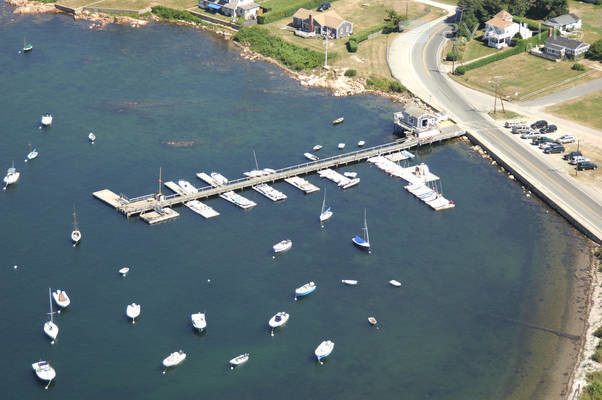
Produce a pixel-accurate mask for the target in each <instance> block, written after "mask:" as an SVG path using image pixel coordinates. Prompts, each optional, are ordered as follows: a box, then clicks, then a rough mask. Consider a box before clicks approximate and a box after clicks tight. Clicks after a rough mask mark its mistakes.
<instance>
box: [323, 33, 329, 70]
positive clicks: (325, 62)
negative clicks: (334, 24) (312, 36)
mask: <svg viewBox="0 0 602 400" xmlns="http://www.w3.org/2000/svg"><path fill="white" fill-rule="evenodd" d="M325 43H326V44H325V45H324V46H325V47H326V51H325V52H324V68H328V29H326V40H325Z"/></svg>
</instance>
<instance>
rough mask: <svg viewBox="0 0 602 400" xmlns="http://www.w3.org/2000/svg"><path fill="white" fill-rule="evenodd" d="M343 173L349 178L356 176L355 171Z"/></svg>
mask: <svg viewBox="0 0 602 400" xmlns="http://www.w3.org/2000/svg"><path fill="white" fill-rule="evenodd" d="M343 175H345V176H346V177H347V178H351V179H354V178H357V172H343Z"/></svg>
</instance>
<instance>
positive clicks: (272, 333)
mask: <svg viewBox="0 0 602 400" xmlns="http://www.w3.org/2000/svg"><path fill="white" fill-rule="evenodd" d="M271 335H272V337H274V330H273V329H272V332H271Z"/></svg>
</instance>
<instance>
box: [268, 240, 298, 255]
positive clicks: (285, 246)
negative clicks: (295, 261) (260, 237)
mask: <svg viewBox="0 0 602 400" xmlns="http://www.w3.org/2000/svg"><path fill="white" fill-rule="evenodd" d="M291 247H293V241H292V240H290V239H286V240H282V241H280V242H278V243H276V244H275V245H274V246H272V248H273V249H274V253H282V252H284V251H287V250H290V248H291Z"/></svg>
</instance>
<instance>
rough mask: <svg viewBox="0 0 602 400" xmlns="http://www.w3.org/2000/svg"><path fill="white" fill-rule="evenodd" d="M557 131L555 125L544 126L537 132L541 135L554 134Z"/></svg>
mask: <svg viewBox="0 0 602 400" xmlns="http://www.w3.org/2000/svg"><path fill="white" fill-rule="evenodd" d="M557 130H558V127H557V126H556V125H548V126H545V127H543V128H541V129H540V130H539V132H541V133H552V132H556V131H557Z"/></svg>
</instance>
